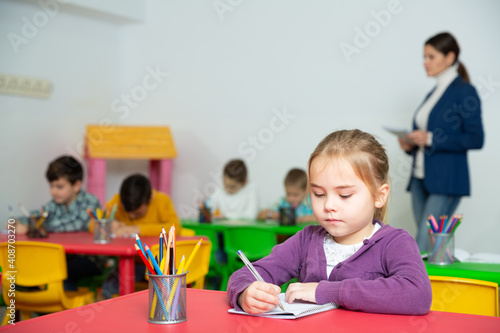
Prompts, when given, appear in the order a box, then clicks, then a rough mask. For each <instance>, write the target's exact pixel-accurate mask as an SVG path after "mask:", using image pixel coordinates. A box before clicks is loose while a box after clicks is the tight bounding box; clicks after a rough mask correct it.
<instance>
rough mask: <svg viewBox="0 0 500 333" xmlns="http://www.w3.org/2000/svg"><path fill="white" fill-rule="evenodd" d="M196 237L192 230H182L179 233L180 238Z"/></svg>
mask: <svg viewBox="0 0 500 333" xmlns="http://www.w3.org/2000/svg"><path fill="white" fill-rule="evenodd" d="M194 235H196V232H195V231H194V230H193V229H189V228H182V229H181V232H180V233H179V236H182V237H190V236H194Z"/></svg>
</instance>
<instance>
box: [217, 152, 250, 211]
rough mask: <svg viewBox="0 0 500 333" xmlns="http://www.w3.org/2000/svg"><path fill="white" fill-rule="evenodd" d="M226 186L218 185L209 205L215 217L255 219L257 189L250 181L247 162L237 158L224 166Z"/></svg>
mask: <svg viewBox="0 0 500 333" xmlns="http://www.w3.org/2000/svg"><path fill="white" fill-rule="evenodd" d="M223 182H224V188H223V189H222V188H220V187H217V189H216V190H215V192H214V194H213V195H212V197H211V198H210V202H209V207H210V208H211V210H212V213H213V214H214V217H215V218H228V219H255V218H256V217H257V212H258V202H257V189H256V187H255V185H253V184H250V183H248V172H247V167H246V165H245V163H244V162H243V161H242V160H239V159H236V160H231V161H229V162H228V163H227V164H226V165H225V166H224V173H223Z"/></svg>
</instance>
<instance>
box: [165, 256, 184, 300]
mask: <svg viewBox="0 0 500 333" xmlns="http://www.w3.org/2000/svg"><path fill="white" fill-rule="evenodd" d="M184 264H185V261H184V256H182V259H181V263H180V264H179V269H178V270H177V274H182V271H183V270H184ZM179 280H180V278H176V279H175V281H174V285H173V286H172V290H171V291H170V295H169V297H168V309H170V307H171V306H172V301H173V300H174V296H175V291H176V290H177V285H178V284H179Z"/></svg>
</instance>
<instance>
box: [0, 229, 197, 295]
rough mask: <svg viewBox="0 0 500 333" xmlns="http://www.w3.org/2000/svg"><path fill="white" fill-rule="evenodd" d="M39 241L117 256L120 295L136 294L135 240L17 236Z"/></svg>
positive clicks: (154, 241) (0, 238)
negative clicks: (104, 240) (106, 242)
mask: <svg viewBox="0 0 500 333" xmlns="http://www.w3.org/2000/svg"><path fill="white" fill-rule="evenodd" d="M194 238H196V239H199V238H200V236H197V237H179V236H177V238H176V239H177V240H183V239H194ZM26 240H29V241H37V242H46V243H54V244H60V245H62V246H63V247H64V251H65V252H66V253H68V254H88V255H105V256H117V257H119V261H118V274H119V280H120V287H119V288H120V289H119V290H120V295H126V294H130V293H133V292H134V282H135V266H134V257H135V256H136V255H137V252H136V251H135V249H134V244H135V238H115V239H113V242H111V243H109V244H95V243H94V236H93V234H91V233H89V232H59V233H51V234H49V237H47V238H28V237H27V236H26V235H16V242H17V241H26ZM141 240H142V241H143V242H144V243H146V244H147V245H149V246H151V245H153V244H157V243H158V237H141ZM0 241H1V242H5V241H7V235H1V236H0Z"/></svg>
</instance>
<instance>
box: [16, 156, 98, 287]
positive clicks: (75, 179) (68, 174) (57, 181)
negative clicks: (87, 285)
mask: <svg viewBox="0 0 500 333" xmlns="http://www.w3.org/2000/svg"><path fill="white" fill-rule="evenodd" d="M45 176H46V178H47V181H48V182H49V185H50V195H51V196H52V200H50V201H49V202H48V203H46V204H45V205H44V206H43V207H42V210H43V212H44V213H45V214H46V216H47V217H46V218H45V220H44V222H43V225H42V226H43V228H44V229H45V230H47V232H75V231H87V230H88V226H89V220H90V217H89V215H88V214H87V208H90V209H92V210H95V209H96V208H100V204H99V200H98V199H97V198H96V197H95V196H94V195H92V194H90V193H87V192H85V191H84V190H83V189H82V182H83V168H82V166H81V164H80V162H78V161H77V160H76V159H75V158H73V157H71V156H66V155H64V156H61V157H59V158H57V159H55V160H54V161H52V162H51V163H50V164H49V166H48V168H47V172H46V173H45ZM31 214H32V215H34V216H39V215H41V214H40V211H32V212H31ZM27 223H28V217H24V216H23V217H19V218H18V219H17V220H16V233H18V234H26V233H27V232H28V226H27ZM66 258H67V267H68V279H67V280H65V282H64V287H65V289H76V281H78V280H79V279H81V278H83V277H87V276H92V275H97V274H100V273H101V271H102V270H103V269H104V266H105V260H104V259H103V258H99V257H92V256H80V255H67V256H66ZM101 259H102V260H101Z"/></svg>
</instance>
